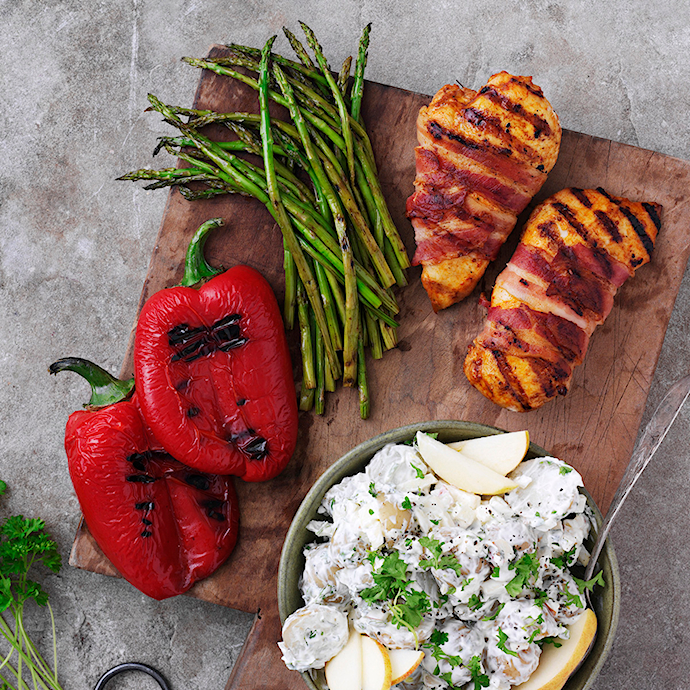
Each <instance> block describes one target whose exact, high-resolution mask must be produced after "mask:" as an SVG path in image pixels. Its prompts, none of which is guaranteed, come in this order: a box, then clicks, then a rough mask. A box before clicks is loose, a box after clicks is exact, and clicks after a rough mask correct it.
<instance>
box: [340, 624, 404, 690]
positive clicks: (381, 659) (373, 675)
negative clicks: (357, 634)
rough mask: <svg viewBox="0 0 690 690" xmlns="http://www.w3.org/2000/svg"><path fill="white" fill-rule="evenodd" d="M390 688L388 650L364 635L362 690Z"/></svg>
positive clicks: (385, 689)
mask: <svg viewBox="0 0 690 690" xmlns="http://www.w3.org/2000/svg"><path fill="white" fill-rule="evenodd" d="M390 686H391V660H390V657H389V656H388V650H387V649H386V648H385V647H384V646H383V645H382V644H381V643H380V642H377V641H376V640H374V639H372V638H371V637H367V636H366V635H362V690H389V689H390ZM331 690H333V688H332V687H331Z"/></svg>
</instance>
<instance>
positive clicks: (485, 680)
mask: <svg viewBox="0 0 690 690" xmlns="http://www.w3.org/2000/svg"><path fill="white" fill-rule="evenodd" d="M465 667H466V668H467V670H468V671H469V672H470V674H471V675H472V678H471V680H472V682H473V683H474V687H473V688H472V690H481V688H488V687H489V676H487V675H486V674H485V673H482V671H483V670H484V669H483V668H482V660H481V659H480V657H479V656H473V657H472V658H471V659H470V661H469V663H467V664H465Z"/></svg>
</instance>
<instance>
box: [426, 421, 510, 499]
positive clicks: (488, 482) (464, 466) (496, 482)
mask: <svg viewBox="0 0 690 690" xmlns="http://www.w3.org/2000/svg"><path fill="white" fill-rule="evenodd" d="M416 441H417V449H418V450H419V453H420V455H421V456H422V458H424V462H426V464H427V465H429V467H431V469H432V470H433V471H434V472H435V473H436V475H437V476H439V477H440V478H441V479H444V480H445V481H447V482H448V483H449V484H452V485H453V486H456V487H457V488H458V489H462V490H463V491H469V492H470V493H472V494H480V495H482V496H495V495H497V494H503V493H505V492H506V491H510V490H512V489H515V488H516V487H517V484H516V483H515V482H514V481H513V480H512V479H508V478H507V477H504V476H503V475H502V474H499V473H498V472H494V470H491V469H489V468H488V467H486V466H485V465H482V464H481V463H480V462H477V461H476V460H472V458H468V457H466V456H465V455H463V454H462V453H459V452H458V451H457V450H453V449H452V448H449V447H448V446H447V445H446V444H445V443H441V442H440V441H436V440H435V439H433V438H431V436H429V435H428V434H425V433H423V432H421V431H418V432H417V436H416Z"/></svg>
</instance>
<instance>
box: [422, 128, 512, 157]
mask: <svg viewBox="0 0 690 690" xmlns="http://www.w3.org/2000/svg"><path fill="white" fill-rule="evenodd" d="M427 129H428V130H429V134H431V136H432V137H434V139H443V138H446V139H450V140H451V141H457V142H458V143H459V144H462V145H463V146H465V147H466V148H468V149H470V150H472V151H485V152H488V153H490V154H493V155H494V156H501V157H503V156H512V155H513V151H512V149H509V148H507V147H500V146H494V145H493V144H490V143H489V142H487V141H472V140H471V139H465V137H463V136H461V135H459V134H455V133H454V132H451V131H450V130H448V129H446V128H445V127H442V126H441V125H439V124H438V122H434V120H429V122H428V124H427Z"/></svg>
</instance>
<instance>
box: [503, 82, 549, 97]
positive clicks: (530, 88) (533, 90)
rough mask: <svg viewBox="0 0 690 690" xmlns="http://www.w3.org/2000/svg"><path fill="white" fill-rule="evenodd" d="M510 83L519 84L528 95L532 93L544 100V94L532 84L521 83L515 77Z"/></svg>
mask: <svg viewBox="0 0 690 690" xmlns="http://www.w3.org/2000/svg"><path fill="white" fill-rule="evenodd" d="M510 81H511V82H512V83H513V84H521V85H522V86H524V87H525V88H526V89H527V90H528V91H529V92H530V93H533V94H534V95H535V96H539V98H544V92H543V91H542V90H541V89H540V88H539V87H538V86H536V85H535V84H532V83H531V82H529V81H522V79H517V78H516V77H511V78H510Z"/></svg>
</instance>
